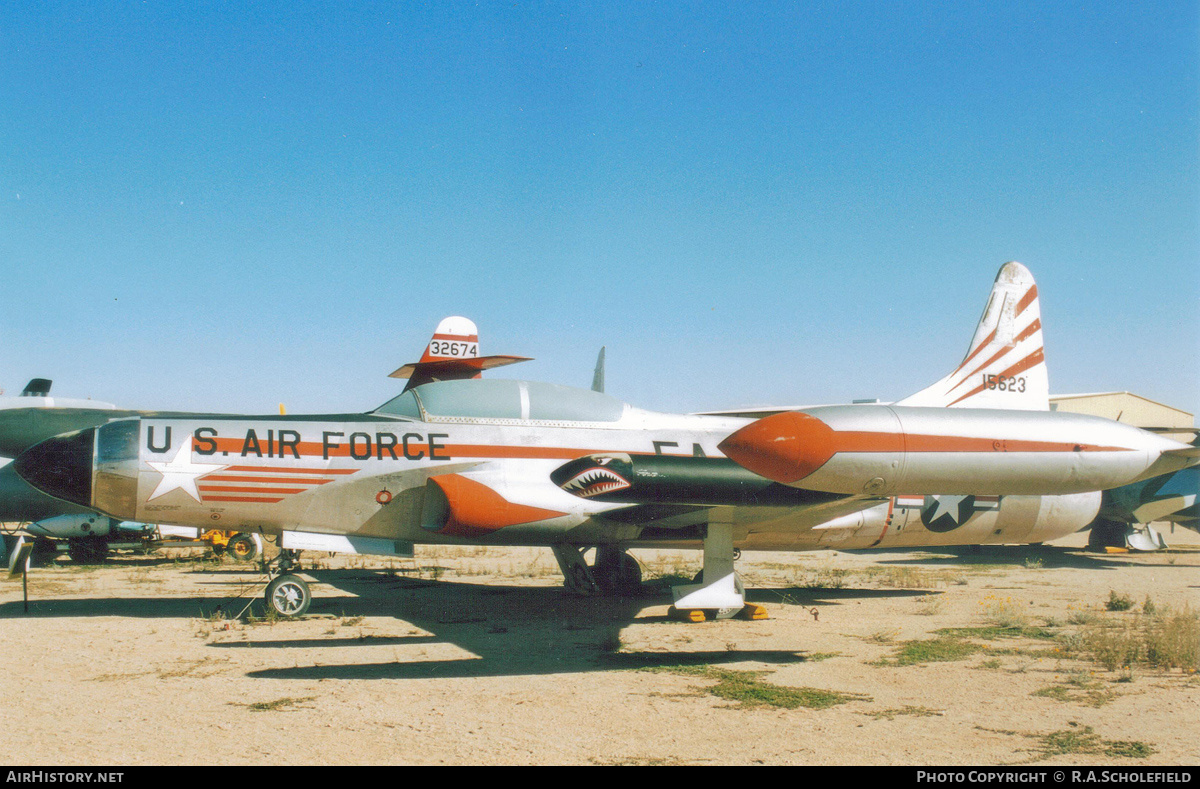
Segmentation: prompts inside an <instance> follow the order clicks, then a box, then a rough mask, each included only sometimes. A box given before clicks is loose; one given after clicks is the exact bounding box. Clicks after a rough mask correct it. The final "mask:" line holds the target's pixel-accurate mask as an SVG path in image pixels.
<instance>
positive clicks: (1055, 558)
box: [855, 545, 1129, 570]
mask: <svg viewBox="0 0 1200 789" xmlns="http://www.w3.org/2000/svg"><path fill="white" fill-rule="evenodd" d="M917 550H920V549H900V548H894V549H882V550H880V549H877V550H865V551H855V553H856V554H859V555H863V556H871V557H874V558H875V559H876V560H877V561H878V562H879V563H880V564H883V565H893V566H900V565H911V566H922V567H929V566H931V567H948V566H966V567H971V566H978V565H987V566H1011V567H1013V568H1014V569H1016V568H1021V567H1030V566H1037V567H1042V568H1045V569H1053V568H1075V569H1080V570H1119V569H1121V567H1122V566H1124V565H1125V564H1126V563H1127V561H1126V557H1127V556H1129V554H1105V553H1088V552H1086V551H1082V550H1080V549H1078V548H1060V547H1058V546H1055V545H984V546H948V547H938V548H928V549H925V550H927V551H929V553H928V555H915V556H914V555H913V554H914V553H916V551H917ZM896 554H902V555H903V558H895V559H892V558H889V556H890V555H896Z"/></svg>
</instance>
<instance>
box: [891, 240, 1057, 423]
mask: <svg viewBox="0 0 1200 789" xmlns="http://www.w3.org/2000/svg"><path fill="white" fill-rule="evenodd" d="M896 405H916V406H932V407H947V408H1011V409H1019V410H1025V411H1049V410H1050V383H1049V379H1048V377H1047V375H1046V355H1045V352H1044V349H1043V347H1042V311H1041V307H1040V306H1039V305H1038V292H1037V283H1035V282H1034V281H1033V275H1032V274H1030V273H1029V269H1027V268H1025V267H1024V266H1022V265H1021V264H1020V263H1005V264H1004V265H1003V266H1002V267H1001V268H1000V273H999V274H997V275H996V284H995V285H993V286H992V293H991V295H990V296H989V297H988V303H987V307H985V308H984V310H983V317H982V318H980V320H979V326H978V328H976V329H975V337H974V339H972V340H971V347H970V348H968V349H967V355H966V358H964V359H963V360H962V363H961V364H960V365H959V366H958V367H957V368H956V369H955V370H954V372H952V373H950V374H949V375H947V376H946V377H945V378H943V379H942V380H940V381H938V382H937V383H935V384H934V385H933V386H930V387H928V388H926V389H922V390H921V391H919V392H917V393H916V394H914V395H911V396H909V397H906V398H904V399H903V400H900V401H899V402H898V403H896Z"/></svg>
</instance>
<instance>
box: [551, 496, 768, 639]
mask: <svg viewBox="0 0 1200 789" xmlns="http://www.w3.org/2000/svg"><path fill="white" fill-rule="evenodd" d="M737 554H738V552H737V551H735V550H734V547H733V524H732V523H729V522H724V521H717V520H714V521H710V522H709V524H708V533H707V536H705V538H704V570H703V571H702V572H701V573H700V575H699V576H697V577H696V580H695V581H694V582H693V583H691V584H686V585H683V586H676V587H673V588H672V589H671V594H672V595H674V598H675V605H673V606H671V608H670V610H669V612H668V613H669V615H670V616H672V617H674V618H678V619H683V620H684V621H687V622H703V621H705V620H707V619H730V618H732V617H735V616H740V617H741V618H743V619H766V618H767V611H766V609H765V608H763V607H762V606H760V605H755V604H753V603H747V602H746V588H745V587H744V586H743V585H742V580H741V578H739V577H738V575H737V573H736V572H735V571H734V567H733V563H734V560H735V559H736V557H737ZM554 558H556V559H557V560H558V566H559V568H560V569H561V570H562V574H563V578H564V583H565V585H566V587H567V588H568V589H570V590H571V591H573V592H575V593H576V594H581V595H589V596H590V595H632V594H637V593H638V592H639V591H640V590H641V585H642V572H641V567H640V566H639V565H638V563H637V560H636V559H634V558H633V557H632V556H630V555H629V554H627V553H625V552H624V551H623V550H621V549H620V548H618V547H616V546H611V545H602V546H600V547H599V548H597V549H596V561H595V563H594V564H592V565H588V563H587V562H586V561H584V558H583V552H582V551H581V550H580V549H579V548H578V547H576V546H573V545H556V546H554Z"/></svg>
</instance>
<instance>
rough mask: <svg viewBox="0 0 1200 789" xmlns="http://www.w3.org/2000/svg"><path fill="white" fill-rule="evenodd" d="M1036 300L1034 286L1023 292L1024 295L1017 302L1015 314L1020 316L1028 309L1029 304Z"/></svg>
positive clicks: (1035, 287) (1035, 288) (1035, 286)
mask: <svg viewBox="0 0 1200 789" xmlns="http://www.w3.org/2000/svg"><path fill="white" fill-rule="evenodd" d="M1036 298H1037V285H1034V286H1033V287H1032V288H1030V289H1029V290H1027V291H1025V295H1024V296H1022V297H1021V300H1020V301H1018V302H1017V314H1018V315H1020V314H1021V313H1022V312H1024V311H1025V308H1026V307H1028V306H1029V305H1030V304H1032V303H1033V300H1034V299H1036Z"/></svg>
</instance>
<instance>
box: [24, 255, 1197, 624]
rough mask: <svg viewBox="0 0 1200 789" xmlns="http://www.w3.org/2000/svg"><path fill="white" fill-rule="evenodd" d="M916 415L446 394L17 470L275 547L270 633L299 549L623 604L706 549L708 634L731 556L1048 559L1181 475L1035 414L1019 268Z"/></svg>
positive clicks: (410, 395)
mask: <svg viewBox="0 0 1200 789" xmlns="http://www.w3.org/2000/svg"><path fill="white" fill-rule="evenodd" d="M911 401H912V402H913V403H916V405H910V404H908V403H907V402H906V401H901V403H900V404H897V405H895V406H883V405H850V406H831V407H821V408H812V409H805V411H804V412H800V413H791V414H777V415H774V416H770V417H766V418H764V419H760V420H753V421H752V420H750V419H747V418H738V417H728V416H704V415H675V414H661V413H653V412H648V411H643V410H640V409H636V408H633V407H632V406H629V405H626V404H624V403H621V402H620V401H617V400H615V399H613V398H611V397H608V396H606V395H603V394H601V393H598V392H595V391H587V390H580V389H571V388H568V387H560V386H554V385H550V384H539V383H535V382H522V381H504V380H486V381H485V380H443V381H433V382H430V383H425V384H422V385H420V386H416V387H412V388H410V389H407V390H406V391H405V392H404V393H403V394H401V395H400V396H398V397H396V398H394V399H393V400H391V401H389V402H388V403H385V404H384V405H383V406H381V407H380V408H378V409H376V410H375V411H372V412H370V413H367V414H343V415H319V416H260V417H241V416H238V417H230V416H214V415H207V416H201V415H188V416H163V415H142V416H140V417H138V418H132V419H123V420H118V421H114V422H110V423H108V424H106V425H104V426H102V427H101V428H99V429H88V430H84V431H81V432H78V433H73V434H68V435H65V436H60V437H56V438H53V439H49V440H47V441H45V442H43V443H41V444H39V445H38V446H36V447H34V448H31V449H29V450H27V451H26V452H24V453H23V454H22V455H21V456H20V457H19V458H18V459H17V461H16V464H15V465H16V468H17V472H18V473H19V474H20V475H21V476H22V477H23V478H24V479H26V480H27V481H29V482H30V483H31V484H34V485H35V486H36V487H38V488H40V489H42V490H44V491H46V492H49V493H52V494H53V495H55V496H57V497H60V498H63V499H65V500H67V501H71V502H74V503H77V504H81V505H85V506H90V507H93V508H95V509H97V510H99V511H101V512H105V513H108V514H110V515H113V516H114V517H123V518H134V519H147V520H156V521H162V522H168V523H176V524H180V525H201V524H203V525H211V524H212V523H214V522H220V523H221V524H223V525H225V526H226V527H233V528H237V529H239V530H255V531H259V532H261V533H263V534H275V535H279V538H280V546H281V548H283V549H285V550H284V551H283V553H281V555H280V559H279V569H280V570H282V571H284V572H285V574H283V575H281V576H279V577H277V578H276V579H275V580H274V581H272V582H271V584H270V585H269V586H268V589H267V597H268V601H269V602H270V604H271V605H273V606H275V608H276V609H277V610H278V611H279V612H280V613H283V614H288V615H294V614H298V613H302V612H303V611H304V610H305V609H306V608H307V606H308V603H309V600H310V595H309V592H308V589H307V585H306V584H305V583H304V581H303V579H301V578H300V577H299V576H296V575H294V574H291V573H290V572H287V571H288V570H290V569H292V568H293V567H294V556H293V554H292V551H296V550H303V549H313V550H326V551H330V550H335V551H337V550H340V551H348V552H360V553H383V554H388V553H397V552H399V551H401V550H403V549H405V548H407V547H409V546H411V544H412V543H415V542H439V543H471V544H510V545H546V546H549V547H551V548H552V549H553V550H554V553H555V555H556V557H557V558H558V560H559V563H560V566H561V567H562V569H563V572H564V576H565V577H566V579H567V584H568V586H570V587H572V588H574V589H577V590H580V591H596V590H600V591H611V590H619V589H621V588H626V587H629V586H631V585H632V584H635V583H636V582H637V580H638V575H639V572H638V568H637V563H636V561H634V560H633V559H632V557H630V556H629V555H628V554H627V553H626V552H625V550H626V549H627V548H630V547H636V546H644V545H697V544H700V545H702V546H703V549H704V571H703V578H702V580H701V581H700V582H699V583H697V584H693V585H691V586H685V587H681V588H677V589H676V592H675V594H676V598H677V599H676V607H677V608H679V609H680V610H683V611H714V610H715V611H717V612H718V615H721V616H725V615H732V614H734V613H736V612H737V611H739V610H741V609H742V607H743V603H744V593H743V590H742V588H741V584H740V581H739V580H738V579H737V576H736V574H735V573H734V570H733V564H734V556H735V548H738V549H740V548H747V549H750V548H762V549H807V548H816V547H824V546H828V545H837V546H838V547H840V548H847V549H852V548H865V547H891V546H913V545H955V544H976V543H1013V542H1041V541H1044V540H1048V539H1053V538H1054V537H1058V536H1063V535H1065V534H1069V533H1071V532H1073V531H1076V530H1078V529H1079V528H1080V527H1082V526H1084V525H1086V524H1087V523H1088V522H1090V521H1091V520H1092V518H1093V517H1094V516H1095V514H1096V512H1097V511H1098V509H1099V506H1100V494H1099V492H1098V491H1099V490H1100V489H1103V488H1110V487H1117V486H1120V485H1125V484H1130V483H1133V482H1136V481H1138V480H1141V479H1144V478H1147V477H1150V476H1154V475H1157V474H1163V473H1169V472H1172V471H1175V470H1177V469H1179V468H1183V467H1185V466H1187V465H1189V464H1190V463H1193V462H1194V460H1195V458H1194V455H1195V454H1197V450H1195V448H1192V447H1188V446H1187V445H1183V444H1179V443H1178V442H1174V441H1170V440H1168V439H1164V438H1161V437H1158V436H1155V435H1153V434H1151V433H1147V432H1145V431H1141V430H1138V429H1136V428H1133V427H1130V426H1128V425H1123V424H1120V423H1116V422H1112V421H1110V420H1106V419H1101V418H1098V417H1087V416H1082V415H1078V414H1066V413H1052V412H1050V411H1049V410H1048V384H1047V376H1046V372H1045V357H1044V353H1043V351H1042V340H1041V322H1040V309H1039V306H1038V298H1037V290H1036V286H1035V284H1034V282H1033V278H1032V276H1031V275H1029V272H1028V271H1027V270H1026V269H1025V268H1024V267H1023V266H1021V265H1020V264H1016V263H1009V264H1006V265H1005V266H1004V267H1003V268H1002V269H1001V271H1000V274H999V275H998V277H997V279H996V283H995V285H994V287H993V289H992V292H991V295H990V298H989V301H988V306H987V307H986V308H985V310H984V314H983V317H982V319H981V321H980V324H979V326H978V328H977V330H976V333H975V336H974V339H973V340H972V343H971V346H970V348H969V350H968V353H967V356H966V358H965V359H964V361H963V362H962V364H960V365H959V366H958V367H957V368H956V369H955V370H954V371H953V372H952V373H951V374H950V375H948V376H946V377H945V378H943V379H942V380H941V381H939V382H938V383H936V384H934V385H933V386H931V387H929V388H927V389H926V390H923V391H922V392H921V393H918V395H914V397H913V398H911ZM935 405H936V406H950V407H949V408H941V407H930V406H935ZM975 406H988V408H986V409H985V408H976V407H975ZM1001 406H1003V407H1001ZM781 418H782V419H781ZM939 494H952V495H939ZM588 547H595V548H596V549H597V550H596V560H595V563H594V564H593V565H591V566H589V565H587V564H586V562H585V561H584V559H583V555H582V550H583V549H585V548H588Z"/></svg>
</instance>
